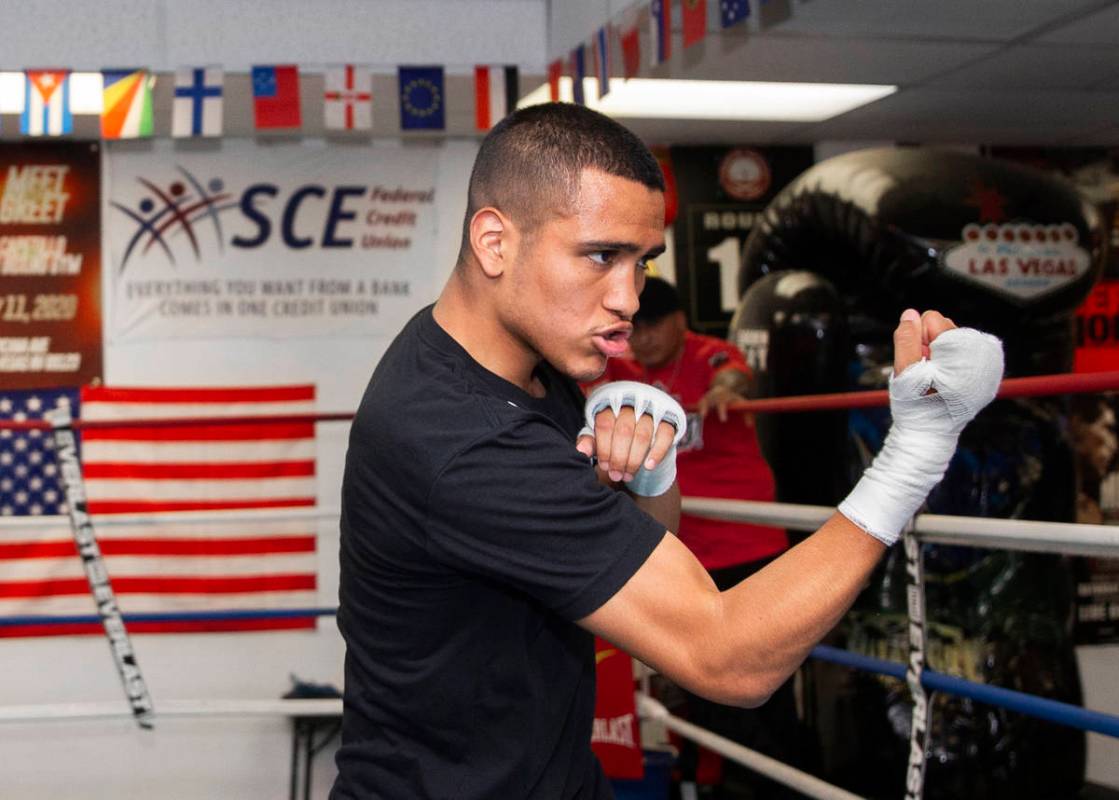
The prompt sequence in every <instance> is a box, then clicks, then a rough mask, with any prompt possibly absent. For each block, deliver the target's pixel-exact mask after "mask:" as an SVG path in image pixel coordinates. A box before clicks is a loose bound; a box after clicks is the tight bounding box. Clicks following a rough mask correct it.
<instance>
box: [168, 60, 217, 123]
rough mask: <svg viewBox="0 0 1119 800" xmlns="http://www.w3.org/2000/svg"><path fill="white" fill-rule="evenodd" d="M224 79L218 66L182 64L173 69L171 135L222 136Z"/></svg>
mask: <svg viewBox="0 0 1119 800" xmlns="http://www.w3.org/2000/svg"><path fill="white" fill-rule="evenodd" d="M223 83H224V73H223V72H222V69H221V67H184V68H182V69H178V70H176V71H175V99H174V101H173V108H172V112H171V135H172V136H173V137H175V138H176V139H189V138H193V137H201V136H221V132H222V90H223Z"/></svg>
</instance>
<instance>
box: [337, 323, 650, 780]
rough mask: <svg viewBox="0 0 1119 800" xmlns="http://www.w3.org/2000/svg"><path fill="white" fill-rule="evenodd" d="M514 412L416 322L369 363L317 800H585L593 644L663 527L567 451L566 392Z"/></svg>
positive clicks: (353, 464)
mask: <svg viewBox="0 0 1119 800" xmlns="http://www.w3.org/2000/svg"><path fill="white" fill-rule="evenodd" d="M537 377H538V378H539V380H540V381H541V382H542V383H543V385H544V386H545V388H546V396H545V397H544V398H540V399H537V398H533V397H532V396H530V395H529V394H527V393H526V392H524V391H522V390H521V389H519V388H518V387H516V386H514V385H513V384H511V383H509V382H507V381H505V380H503V379H502V378H500V377H498V376H497V375H495V374H493V373H491V372H489V371H487V370H486V369H484V368H483V367H482V366H481V365H479V364H478V363H477V362H475V361H474V360H473V359H472V358H471V357H470V356H469V354H467V352H466V351H465V350H464V349H463V348H462V347H460V346H459V345H458V343H456V342H455V341H454V340H453V339H452V338H451V337H450V336H449V335H448V334H447V333H446V332H445V331H444V330H443V329H442V328H440V327H439V325H438V324H437V323H436V322H435V320H434V318H433V316H432V313H431V309H430V308H428V309H425V310H424V311H422V312H420V314H418V315H417V316H416V317H415V318H414V319H413V320H412V321H411V322H409V323H408V325H407V326H406V327H405V328H404V330H403V331H402V332H401V334H400V335H399V336H398V337H397V339H396V341H395V342H393V344H392V346H391V347H390V348H389V349H388V351H387V352H386V353H385V355H384V357H383V358H382V360H381V362H380V364H379V365H378V366H377V369H376V371H375V372H374V373H373V378H372V380H371V381H370V383H369V387H368V389H367V390H366V392H365V396H364V398H363V399H362V402H361V406H360V408H359V409H358V413H357V417H356V418H355V420H354V424H353V428H352V429H351V432H350V444H349V450H348V452H347V455H346V471H345V478H344V479H343V482H342V548H341V568H342V573H341V588H340V591H339V594H340V600H341V609H340V611H339V617H338V622H339V627H340V628H341V630H342V633H343V636H344V637H345V639H346V645H347V649H346V687H345V713H344V717H343V728H342V747H341V749H340V750H339V751H338V756H337V762H338V767H339V775H338V779H337V782H336V783H335V786H334V791H333V793H332V795H331V796H332V797H333V798H350V797H353V798H363V799H364V798H386V799H387V800H412V799H413V798H447V799H448V800H450V799H451V798H453V800H470V799H471V798H478V800H482V799H483V798H484V799H485V800H495V798H500V799H501V800H506V799H508V800H528V799H529V798H532V799H533V800H535V799H537V798H539V799H540V800H545V799H546V800H553V798H554V799H556V800H559V799H560V798H564V800H566V799H567V798H579V800H601V799H602V798H609V797H611V796H612V795H611V791H610V788H609V784H608V782H607V781H606V780H605V778H604V777H603V775H602V771H601V769H600V767H599V766H598V762H597V760H596V759H595V758H594V756H593V754H592V752H591V750H590V734H591V722H592V719H593V715H594V680H595V678H594V668H595V662H594V639H593V637H592V636H591V634H590V633H588V632H586V631H585V630H583V629H582V628H579V627H578V626H577V625H575V624H574V620H577V619H580V618H582V617H584V616H586V615H587V614H590V613H591V612H592V611H594V610H596V609H597V608H599V607H600V606H601V605H602V604H603V603H605V602H606V601H607V600H608V599H610V597H611V596H613V595H614V593H615V592H617V591H618V590H619V589H620V588H621V587H622V586H623V585H624V584H625V582H626V581H627V580H628V579H629V578H630V576H632V575H633V574H634V573H635V572H636V571H637V569H638V568H639V567H640V566H641V565H642V564H643V563H644V562H645V559H646V558H647V557H648V556H649V554H650V553H651V552H652V551H653V549H654V548H655V547H656V546H657V544H658V543H659V542H660V540H661V538H662V536H663V534H664V530H665V529H664V526H663V525H661V524H660V523H658V522H656V521H655V520H654V519H653V518H652V517H650V516H648V515H646V514H645V513H643V512H642V511H641V510H640V509H638V508H637V506H636V505H634V504H633V502H632V501H631V500H630V498H629V497H627V496H625V495H624V494H621V493H618V492H614V491H611V490H609V489H607V488H605V487H603V486H602V485H600V484H599V483H598V481H597V479H596V477H595V474H594V470H593V468H592V467H591V466H590V462H589V461H588V459H587V458H586V457H585V456H583V455H582V454H581V453H579V452H578V451H577V450H576V449H575V447H574V442H575V436H576V434H577V432H578V430H579V429H580V427H581V426H582V406H583V397H582V394H581V393H580V391H579V388H578V386H577V385H576V384H575V383H574V382H573V381H571V380H570V379H568V378H566V377H564V376H563V375H561V374H560V373H558V372H557V371H556V370H554V369H552V368H551V367H550V366H548V365H547V364H543V365H541V367H540V369H539V370H538V371H537Z"/></svg>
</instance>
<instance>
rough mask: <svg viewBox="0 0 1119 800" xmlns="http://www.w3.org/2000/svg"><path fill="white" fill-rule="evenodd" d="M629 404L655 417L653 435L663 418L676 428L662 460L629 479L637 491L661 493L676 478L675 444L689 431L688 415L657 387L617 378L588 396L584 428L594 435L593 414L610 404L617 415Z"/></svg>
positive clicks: (609, 406) (631, 487) (632, 489)
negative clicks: (670, 444)
mask: <svg viewBox="0 0 1119 800" xmlns="http://www.w3.org/2000/svg"><path fill="white" fill-rule="evenodd" d="M626 406H630V407H632V408H633V410H634V413H635V415H636V416H638V417H641V416H642V415H644V414H648V415H649V416H650V417H652V418H653V431H654V435H655V432H656V429H657V426H659V425H660V423H661V422H662V421H663V422H667V423H668V424H670V425H672V427H673V428H675V429H676V433H675V435H674V436H673V438H672V447H670V448H669V450H668V452H667V453H665V456H664V458H662V459H661V461H660V463H659V464H657V466H656V467H655V468H653V469H651V470H649V469H645V467H641V469H639V470H638V471H637V474H636V475H634V476H633V478H632V480H629V481H627V482H626V486H627V487H628V488H629V490H630V491H631V492H633V493H634V494H637V495H641V496H643V497H658V496H659V495H662V494H664V493H665V492H667V491H668V490H669V489H670V488H672V484H673V482H674V481H675V480H676V445H677V443H678V442H679V441H680V440H681V439H683V438H684V434H685V433H686V432H687V425H688V423H687V415H686V414H685V413H684V409H683V407H682V406H681V405H680V404H679V403H678V402H676V400H674V399H673V398H672V397H670V396H669V395H668V394H666V393H665V392H662V391H661V390H660V389H657V388H656V387H653V386H649V385H648V384H645V383H638V382H637V381H614V382H612V383H605V384H603V385H602V386H599V387H598V388H597V389H595V390H594V391H593V392H591V394H590V396H589V397H587V402H586V405H585V406H584V407H583V414H584V418H585V420H584V421H585V422H586V425H587V427H586V428H584V429H583V430H584V431H586V432H590V433H591V435H593V431H594V418H595V417H596V416H597V415H598V413H599V412H601V411H603V410H604V409H607V408H609V409H610V410H611V411H612V412H613V413H614V416H615V417H617V416H618V414H619V413H621V410H622V409H623V408H624V407H626ZM580 435H582V434H580Z"/></svg>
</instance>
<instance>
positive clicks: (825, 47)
mask: <svg viewBox="0 0 1119 800" xmlns="http://www.w3.org/2000/svg"><path fill="white" fill-rule="evenodd" d="M997 47H998V46H997V45H992V44H983V43H978V42H947V41H943V42H928V41H916V40H873V39H842V38H826V37H818V36H789V35H780V34H761V35H754V36H750V37H747V38H738V39H737V40H730V43H729V44H727V43H718V42H714V41H713V42H708V44H707V47H706V51H705V52H704V54H703V55H704V57H703V60H702V61H701V62H700V63H698V64H696V65H695V66H694V67H692V68H691V69H685V67H684V66H683V63H682V60H680V58H681V57H678V59H677V60H676V61H674V62H673V64H672V66H671V67H670V72H672V73H673V76H674V77H684V75H683V72H685V71H686V72H687V77H689V78H709V79H719V78H721V79H729V78H733V79H735V80H765V81H820V82H827V83H837V82H842V83H886V84H907V83H916V82H920V81H922V80H924V79H925V78H926V77H928V76H930V75H933V74H936V73H939V72H942V71H944V70H946V69H951V68H953V67H956V66H958V65H961V64H965V63H967V62H968V61H971V60H974V59H977V58H982V57H983V56H985V55H988V54H990V53H993V52H995V51H996V49H997ZM675 73H680V74H679V75H676V74H675Z"/></svg>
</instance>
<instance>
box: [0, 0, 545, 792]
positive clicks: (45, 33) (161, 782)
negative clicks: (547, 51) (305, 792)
mask: <svg viewBox="0 0 1119 800" xmlns="http://www.w3.org/2000/svg"><path fill="white" fill-rule="evenodd" d="M544 11H545V6H544V2H543V0H487V1H485V2H483V1H481V0H401V1H399V2H376V3H374V2H359V1H358V0H350V1H348V2H346V1H343V0H318V1H317V2H315V3H303V2H297V1H296V0H275V1H269V2H265V1H264V0H261V2H247V1H246V0H239V1H238V2H229V1H228V0H224V1H222V2H219V1H218V0H192V2H172V0H166V1H165V2H149V1H148V0H131V1H130V0H109V2H104V3H97V4H92V3H83V2H80V0H72V1H70V2H65V1H64V0H53V2H52V1H51V0H48V2H45V3H42V4H38V5H36V7H35V9H34V11H32V10H31V9H30V8H29V7H28V6H26V5H24V4H17V3H3V4H0V30H2V31H4V32H5V39H6V40H7V41H8V44H9V46H6V47H5V49H4V54H3V56H2V61H0V69H22V68H24V67H28V66H35V65H58V64H61V65H65V66H70V67H73V68H75V69H99V68H101V67H106V66H114V65H116V66H122V65H123V66H128V65H133V66H149V67H153V68H155V69H157V70H160V71H169V70H172V69H174V68H175V67H176V66H178V65H181V64H204V63H221V64H223V65H224V66H225V67H226V69H227V70H230V71H242V72H243V71H246V70H247V69H248V67H249V66H250V65H251V64H253V63H260V62H270V61H290V62H296V63H299V64H300V65H301V66H302V67H307V66H313V65H315V64H326V63H339V62H345V61H354V62H358V63H368V64H373V65H374V66H376V65H381V66H383V70H382V71H383V72H384V73H385V74H386V75H391V74H393V73H394V72H395V67H396V65H397V64H398V63H433V64H445V65H447V69H448V72H449V73H451V74H452V75H453V74H454V73H455V72H459V73H465V72H466V71H467V70H468V68H469V65H472V64H474V63H487V62H490V63H506V62H514V63H519V64H521V66H522V70H526V69H527V70H532V69H533V68H534V67H535V66H536V65H537V64H539V63H542V58H543V57H542V54H543V52H544V46H545V45H544V35H545V27H546V25H545V18H544ZM537 71H540V70H537ZM316 80H321V79H318V78H316V77H312V78H311V79H310V81H307V80H306V78H305V84H304V97H305V102H306V98H308V97H314V96H315V95H316V93H317V91H319V90H317V88H316V87H317V85H318V84H316V83H315V81H316ZM378 86H381V87H383V91H381V92H380V94H382V95H386V96H387V95H389V94H390V93H392V92H393V91H394V89H393V85H392V82H391V81H389V82H386V83H384V84H378ZM156 99H157V104H156V111H157V114H159V113H160V110H161V107H162V108H166V107H167V106H166V105H165V102H166V101H164V100H163V98H160V97H159V95H158V93H157V98H156ZM232 99H233V98H231V100H232ZM168 100H169V98H168ZM229 102H230V101H227V104H228V103H229ZM463 105H464V106H465V105H467V103H466V102H465V101H464V103H463ZM244 106H245V108H244V109H242V110H234V111H233V112H232V113H230V111H229V110H228V105H227V114H229V119H230V121H231V123H232V125H233V126H234V127H233V128H232V129H231V131H230V132H232V133H234V134H242V135H243V134H244V133H245V132H246V122H245V120H244V117H245V116H246V114H247V108H248V104H247V103H245V104H244ZM308 107H309V106H305V111H304V113H305V114H308V110H307V109H308ZM385 113H386V114H390V115H395V107H392V108H391V110H389V111H386V112H385ZM448 116H449V120H448V121H449V123H450V128H451V133H452V134H454V133H457V132H465V131H469V127H468V120H467V119H466V115H465V114H462V115H458V114H456V111H455V108H454V105H453V104H452V106H451V108H450V109H449V113H448ZM458 116H462V117H463V121H465V122H467V125H461V124H457V122H456V121H457V119H458ZM10 120H11V118H6V119H5V120H4V122H5V124H4V128H6V131H5V134H11V132H12V127H13V126H12V125H10V124H9V122H10ZM85 121H90V120H85ZM317 124H318V123H317V122H316V121H314V120H312V123H311V125H310V126H309V131H308V132H309V134H310V135H313V134H314V133H315V132H317V130H316V125H317ZM387 127H389V128H391V125H390V126H387ZM164 129H165V128H164ZM95 130H96V128H95V127H92V128H91V129H90V131H89V132H90V133H93V132H94V131H95ZM159 130H160V129H159V128H157V132H159ZM78 132H79V134H81V133H82V128H81V127H80V125H79V131H78ZM378 132H379V133H382V132H380V131H378ZM94 135H95V134H94ZM382 135H383V133H382ZM354 144H355V143H354V142H352V141H350V142H347V146H353V145H354ZM0 146H2V145H0ZM419 146H428V147H431V150H432V157H433V158H436V159H437V160H438V176H439V177H438V183H437V187H436V205H437V217H438V221H437V226H438V230H437V234H436V237H437V242H436V251H437V265H436V272H437V279H436V285H437V286H441V285H442V282H443V281H444V280H445V278H446V276H447V275H448V274H449V272H450V269H451V266H452V265H453V263H454V258H455V255H456V253H457V250H458V242H459V234H460V230H461V220H462V213H463V210H464V208H465V189H466V182H467V179H468V177H469V171H470V167H471V164H472V163H473V158H474V154H475V152H476V149H477V140H476V139H475V138H474V137H473V136H469V135H468V136H465V137H460V138H449V139H446V140H437V141H428V142H425V143H423V144H421V145H419ZM105 263H106V264H108V263H109V262H108V260H107V259H106V260H105ZM106 281H107V278H106ZM104 296H105V297H109V296H110V295H109V293H108V292H105V294H104ZM433 299H434V295H433V296H431V297H416V298H415V303H416V307H417V309H418V308H419V307H420V306H421V305H423V304H425V303H427V302H430V301H431V300H433ZM387 342H388V339H384V338H377V339H372V338H337V339H324V338H321V337H320V338H316V339H305V340H301V339H287V340H257V339H244V340H225V341H204V340H198V341H162V342H158V343H137V344H117V345H114V344H111V343H109V344H107V345H106V352H105V380H106V383H109V384H114V383H115V384H117V385H121V384H143V385H172V384H173V385H191V384H218V383H223V382H227V381H228V382H230V383H232V382H240V383H244V384H258V383H281V382H289V381H291V382H302V381H310V382H314V383H315V384H316V386H317V394H318V398H319V402H318V406H319V408H320V410H323V411H348V410H353V409H354V408H355V407H356V405H357V402H358V399H359V398H360V395H361V392H362V391H363V389H364V387H365V384H366V382H367V380H368V378H369V374H370V372H371V370H372V368H373V366H374V365H375V363H376V361H377V360H378V358H379V357H380V355H381V352H382V351H383V349H384V347H385V346H386V345H387ZM346 431H347V426H346V425H345V424H323V425H320V433H319V437H318V440H319V460H318V472H317V474H318V479H317V480H318V486H319V502H320V505H322V506H325V507H335V508H336V507H337V505H338V500H337V496H338V487H339V486H340V483H341V467H342V456H343V453H344V447H345V437H346ZM318 534H319V551H318V559H319V591H318V603H317V605H319V606H324V607H328V606H334V605H336V603H337V574H338V569H337V547H338V533H337V524H336V523H335V522H324V523H322V524H320V525H319V528H318ZM133 644H134V646H135V648H136V652H137V657H138V659H139V663H140V666H141V668H142V669H143V673H144V676H145V678H146V679H147V681H148V684H149V688H150V689H151V692H152V695H153V699H154V702H155V705H156V709H157V717H156V728H155V730H154V731H147V732H145V731H139V730H137V729H136V728H135V726H134V725H133V724H132V723H131V722H130V721H127V720H108V721H106V720H96V721H87V722H49V723H17V724H0V754H2V756H3V758H2V760H3V765H4V768H3V770H0V797H4V798H37V799H41V800H53V799H54V798H57V800H75V799H78V798H91V799H92V798H104V797H119V798H137V799H139V798H145V799H146V798H152V797H159V798H183V799H184V800H185V799H186V798H192V799H193V798H214V797H230V798H239V800H240V799H241V798H244V799H245V800H253V799H254V798H259V799H260V800H273V799H274V798H279V797H286V796H287V792H288V764H289V758H290V748H291V740H290V725H289V723H288V722H287V721H286V720H283V719H230V718H215V719H178V718H171V719H166V718H165V719H159V717H158V709H159V706H160V703H161V701H163V702H166V701H168V700H192V699H197V700H206V699H211V700H212V699H223V698H225V699H275V698H279V697H280V696H281V695H282V694H283V693H284V692H286V691H287V690H288V689H289V688H290V683H289V677H288V676H289V674H291V673H294V674H296V675H298V676H299V677H301V678H303V679H306V680H312V681H316V682H329V683H333V684H335V685H336V686H339V687H340V686H341V684H342V659H343V653H344V650H343V646H342V642H341V637H340V636H339V635H338V633H337V629H336V627H335V624H334V620H333V619H332V618H325V619H323V620H321V622H320V625H319V629H318V630H317V631H308V632H291V633H249V634H243V633H232V634H196V635H189V636H188V635H134V636H133ZM0 660H2V663H3V665H4V669H3V675H4V678H5V679H4V680H3V681H0V706H3V707H6V706H15V705H25V704H45V703H62V702H74V703H89V702H114V703H120V704H121V705H122V706H123V704H124V700H123V693H122V690H121V687H120V683H119V680H118V678H117V675H116V672H115V669H114V667H113V663H112V659H111V657H110V653H109V650H108V646H107V644H106V642H105V640H104V639H103V638H102V637H99V636H90V637H62V638H57V639H29V640H4V641H3V642H2V643H0ZM332 755H333V749H332V748H331V749H330V750H328V751H327V752H324V753H322V754H320V756H319V757H318V759H317V761H316V770H315V782H314V796H315V797H325V796H326V793H327V790H328V788H329V785H330V782H331V781H332V780H333V775H334V766H333V761H332Z"/></svg>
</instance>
